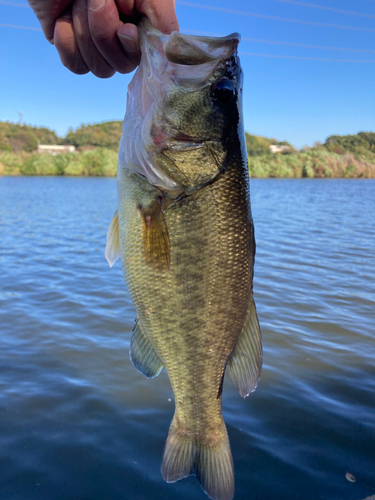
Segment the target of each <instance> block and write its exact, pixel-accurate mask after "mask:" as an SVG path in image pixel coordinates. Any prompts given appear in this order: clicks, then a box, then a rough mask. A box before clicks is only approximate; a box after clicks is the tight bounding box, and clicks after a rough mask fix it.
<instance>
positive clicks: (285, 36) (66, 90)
mask: <svg viewBox="0 0 375 500" xmlns="http://www.w3.org/2000/svg"><path fill="white" fill-rule="evenodd" d="M310 1H311V2H313V3H309V2H310ZM176 4H177V5H176V8H177V15H178V18H179V21H180V25H181V31H184V32H186V33H189V32H190V33H197V32H199V33H202V34H204V33H207V34H217V35H227V34H229V33H231V32H233V31H238V32H239V33H241V35H242V42H241V44H240V54H241V61H242V66H243V69H244V73H245V88H244V118H245V129H246V130H247V131H248V132H250V133H253V134H257V135H262V136H265V137H274V138H277V139H278V140H288V141H290V142H291V143H292V144H293V145H294V146H295V147H298V148H300V147H302V146H304V145H306V144H308V145H313V143H314V142H315V141H322V142H324V140H325V139H326V138H327V137H328V136H329V135H332V134H340V135H341V134H355V133H357V132H359V131H362V130H364V131H369V130H371V131H375V0H359V1H357V2H356V3H355V4H354V3H353V2H349V1H348V0H341V1H338V0H325V1H324V2H323V0H305V1H294V0H250V1H249V0H233V1H232V2H228V0H199V2H188V1H182V0H180V1H179V0H177V2H176ZM313 6H315V7H313ZM317 7H323V8H317ZM358 14H361V15H358ZM10 26H23V27H28V28H34V30H32V29H27V30H26V29H18V28H14V27H10ZM38 28H39V24H38V21H37V19H36V18H35V17H34V14H33V12H32V11H31V9H29V8H27V3H26V2H25V1H24V0H18V1H2V0H0V120H8V121H12V122H17V121H18V120H19V111H22V112H23V119H24V122H25V123H27V124H30V125H37V126H42V125H43V126H47V127H49V128H52V129H54V130H55V131H56V132H57V133H58V134H59V135H61V136H63V135H65V134H66V132H67V131H68V128H69V127H73V128H77V127H79V126H80V125H81V124H82V123H86V124H87V123H98V122H101V121H106V120H121V119H122V118H123V116H124V113H125V99H126V90H127V85H128V83H129V81H130V79H131V75H118V74H117V75H115V76H114V77H112V78H110V79H106V80H100V79H98V78H95V77H94V76H92V75H91V74H89V75H83V76H78V75H74V74H72V73H70V72H69V71H68V70H67V69H65V68H64V67H63V66H62V64H61V63H60V60H59V57H58V55H57V52H56V51H55V49H54V47H53V46H51V45H50V44H49V43H48V42H46V40H45V39H44V36H43V33H42V32H41V31H38V30H37V29H38ZM270 42H272V43H270ZM275 42H277V43H275ZM306 46H307V47H306ZM334 49H345V50H334Z"/></svg>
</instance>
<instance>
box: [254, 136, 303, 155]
mask: <svg viewBox="0 0 375 500" xmlns="http://www.w3.org/2000/svg"><path fill="white" fill-rule="evenodd" d="M245 139H246V150H247V155H248V156H261V155H270V156H271V155H272V154H273V153H271V150H270V146H271V145H274V146H287V147H288V148H289V150H288V151H287V152H285V154H289V153H291V152H293V151H295V149H294V147H293V146H292V145H291V144H289V142H286V141H282V142H279V141H277V140H276V139H267V138H266V137H260V136H258V135H251V134H248V133H247V132H246V133H245Z"/></svg>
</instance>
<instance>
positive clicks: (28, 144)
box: [0, 122, 61, 153]
mask: <svg viewBox="0 0 375 500" xmlns="http://www.w3.org/2000/svg"><path fill="white" fill-rule="evenodd" d="M38 142H39V143H41V144H61V139H60V137H58V136H57V135H56V133H55V132H54V131H53V130H50V129H49V128H46V127H32V126H30V125H19V124H17V123H11V122H0V151H13V152H14V153H20V152H21V151H26V152H28V153H30V152H32V151H35V150H36V149H37V148H38Z"/></svg>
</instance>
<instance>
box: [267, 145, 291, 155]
mask: <svg viewBox="0 0 375 500" xmlns="http://www.w3.org/2000/svg"><path fill="white" fill-rule="evenodd" d="M290 150H291V148H290V146H285V145H284V146H279V145H278V144H271V145H270V151H271V153H285V151H290Z"/></svg>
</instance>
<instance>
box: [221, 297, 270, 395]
mask: <svg viewBox="0 0 375 500" xmlns="http://www.w3.org/2000/svg"><path fill="white" fill-rule="evenodd" d="M262 355H263V351H262V339H261V333H260V327H259V321H258V316H257V312H256V308H255V303H254V299H253V297H251V300H250V303H249V308H248V311H247V315H246V320H245V324H244V326H243V328H242V331H241V333H240V335H239V337H238V339H237V343H236V345H235V348H234V349H233V352H232V354H231V356H230V358H229V360H228V367H229V375H230V377H231V379H232V380H233V383H234V385H235V386H236V387H237V390H238V392H239V393H240V396H241V397H242V398H244V399H245V398H246V397H247V396H248V395H249V394H250V393H251V392H254V391H255V389H256V387H257V384H258V380H259V377H260V372H261V369H262Z"/></svg>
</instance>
